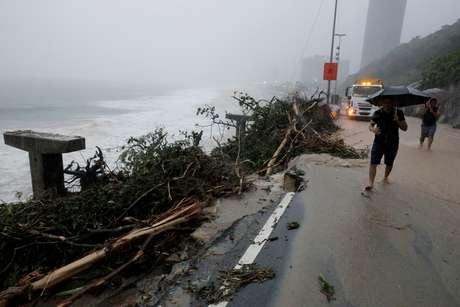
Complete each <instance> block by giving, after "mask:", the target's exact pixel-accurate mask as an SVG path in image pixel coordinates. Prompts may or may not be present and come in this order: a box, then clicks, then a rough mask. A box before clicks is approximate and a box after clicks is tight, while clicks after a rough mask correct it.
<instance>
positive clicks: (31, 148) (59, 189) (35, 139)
mask: <svg viewBox="0 0 460 307" xmlns="http://www.w3.org/2000/svg"><path fill="white" fill-rule="evenodd" d="M3 138H4V140H5V144H6V145H10V146H13V147H16V148H19V149H21V150H24V151H27V152H29V164H30V175H31V177H32V190H33V193H34V197H40V196H42V195H43V194H51V195H63V194H65V192H66V190H65V187H64V167H63V162H62V154H63V153H68V152H72V151H77V150H82V149H85V139H84V138H82V137H79V136H64V135H59V134H51V133H41V132H34V131H30V130H20V131H11V132H5V133H4V134H3Z"/></svg>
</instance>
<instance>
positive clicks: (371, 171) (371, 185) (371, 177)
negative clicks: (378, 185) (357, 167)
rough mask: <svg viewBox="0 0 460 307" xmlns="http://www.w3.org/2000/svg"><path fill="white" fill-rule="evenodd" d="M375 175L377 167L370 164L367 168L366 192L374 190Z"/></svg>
mask: <svg viewBox="0 0 460 307" xmlns="http://www.w3.org/2000/svg"><path fill="white" fill-rule="evenodd" d="M375 175H377V165H376V164H371V165H370V166H369V184H368V185H367V186H366V188H365V190H366V191H371V190H372V189H373V188H374V181H375Z"/></svg>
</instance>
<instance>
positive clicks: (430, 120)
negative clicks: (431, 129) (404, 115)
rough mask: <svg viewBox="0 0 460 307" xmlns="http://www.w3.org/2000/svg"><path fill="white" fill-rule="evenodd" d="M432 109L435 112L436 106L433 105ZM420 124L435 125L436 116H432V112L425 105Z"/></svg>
mask: <svg viewBox="0 0 460 307" xmlns="http://www.w3.org/2000/svg"><path fill="white" fill-rule="evenodd" d="M433 111H434V112H437V111H438V107H433ZM422 125H423V126H434V125H436V116H434V114H433V113H432V112H431V111H430V109H429V108H427V107H425V114H423V118H422Z"/></svg>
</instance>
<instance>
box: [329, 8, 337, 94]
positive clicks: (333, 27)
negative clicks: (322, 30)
mask: <svg viewBox="0 0 460 307" xmlns="http://www.w3.org/2000/svg"><path fill="white" fill-rule="evenodd" d="M337 1H338V0H335V9H334V24H333V26H332V43H331V56H330V57H329V63H332V61H333V57H334V39H335V23H336V21H337ZM330 102H331V80H328V81H327V103H330Z"/></svg>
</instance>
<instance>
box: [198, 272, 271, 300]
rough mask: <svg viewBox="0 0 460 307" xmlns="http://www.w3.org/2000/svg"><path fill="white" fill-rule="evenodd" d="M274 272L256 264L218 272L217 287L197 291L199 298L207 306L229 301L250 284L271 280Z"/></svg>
mask: <svg viewBox="0 0 460 307" xmlns="http://www.w3.org/2000/svg"><path fill="white" fill-rule="evenodd" d="M274 277H275V272H273V270H272V269H271V268H264V267H259V266H257V265H256V264H244V265H242V266H241V267H240V268H234V269H232V270H229V271H222V272H220V275H219V278H218V283H219V285H218V286H211V287H205V288H202V289H200V290H199V294H200V296H201V297H202V298H203V299H205V300H206V301H207V302H208V304H217V303H220V302H223V301H230V300H231V298H232V297H233V295H234V294H235V293H236V292H237V291H238V290H239V289H240V288H243V287H244V286H246V285H248V284H251V283H263V282H265V281H267V280H270V279H273V278H274Z"/></svg>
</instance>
